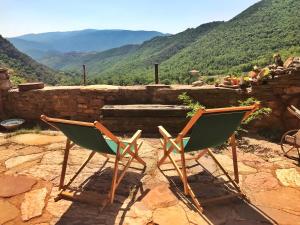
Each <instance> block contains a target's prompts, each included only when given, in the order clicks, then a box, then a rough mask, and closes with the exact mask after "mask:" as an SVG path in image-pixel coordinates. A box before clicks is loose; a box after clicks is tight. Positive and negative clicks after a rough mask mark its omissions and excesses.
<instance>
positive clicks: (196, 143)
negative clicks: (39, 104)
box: [185, 110, 249, 152]
mask: <svg viewBox="0 0 300 225" xmlns="http://www.w3.org/2000/svg"><path fill="white" fill-rule="evenodd" d="M248 112H249V110H241V111H237V110H234V111H226V112H216V113H205V112H204V113H203V114H202V115H201V116H200V118H199V119H198V120H197V121H196V122H195V123H194V125H193V126H192V127H191V129H190V138H189V141H188V143H187V144H186V146H185V152H190V151H197V150H201V149H205V148H210V147H216V146H219V145H222V144H223V143H225V142H226V141H227V140H228V138H229V137H230V136H231V135H232V134H233V133H234V132H235V131H236V130H237V129H238V127H239V125H240V124H241V122H242V120H243V118H244V117H245V115H246V113H248Z"/></svg>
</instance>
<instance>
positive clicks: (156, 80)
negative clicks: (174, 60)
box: [154, 63, 159, 84]
mask: <svg viewBox="0 0 300 225" xmlns="http://www.w3.org/2000/svg"><path fill="white" fill-rule="evenodd" d="M154 74H155V84H158V82H159V80H158V63H155V64H154Z"/></svg>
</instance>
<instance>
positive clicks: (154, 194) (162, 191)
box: [142, 184, 178, 209]
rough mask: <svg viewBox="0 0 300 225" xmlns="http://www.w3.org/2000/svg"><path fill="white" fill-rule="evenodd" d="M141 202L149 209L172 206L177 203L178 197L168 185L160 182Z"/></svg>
mask: <svg viewBox="0 0 300 225" xmlns="http://www.w3.org/2000/svg"><path fill="white" fill-rule="evenodd" d="M142 203H143V204H144V205H145V206H146V207H148V208H150V209H156V208H162V207H168V206H173V205H175V204H177V203H178V199H177V198H176V196H175V195H174V194H173V193H172V191H171V190H170V189H169V185H167V184H160V185H157V186H156V187H154V188H152V189H151V190H150V191H149V192H148V193H147V194H146V196H145V197H144V198H143V199H142Z"/></svg>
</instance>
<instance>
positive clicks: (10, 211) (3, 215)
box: [0, 199, 19, 224]
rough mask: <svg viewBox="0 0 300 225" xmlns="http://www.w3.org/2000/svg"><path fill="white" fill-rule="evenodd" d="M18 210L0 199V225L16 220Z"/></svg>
mask: <svg viewBox="0 0 300 225" xmlns="http://www.w3.org/2000/svg"><path fill="white" fill-rule="evenodd" d="M18 214H19V210H18V209H17V208H16V207H15V206H14V205H13V204H11V203H9V202H8V201H5V200H2V199H0V224H4V223H6V222H8V221H10V220H13V219H14V218H16V217H17V216H18Z"/></svg>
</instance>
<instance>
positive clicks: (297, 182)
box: [276, 168, 300, 187]
mask: <svg viewBox="0 0 300 225" xmlns="http://www.w3.org/2000/svg"><path fill="white" fill-rule="evenodd" d="M276 176H277V178H278V180H280V182H281V183H282V184H283V185H284V186H287V187H300V174H299V172H298V171H297V170H296V169H295V168H290V169H277V170H276Z"/></svg>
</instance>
